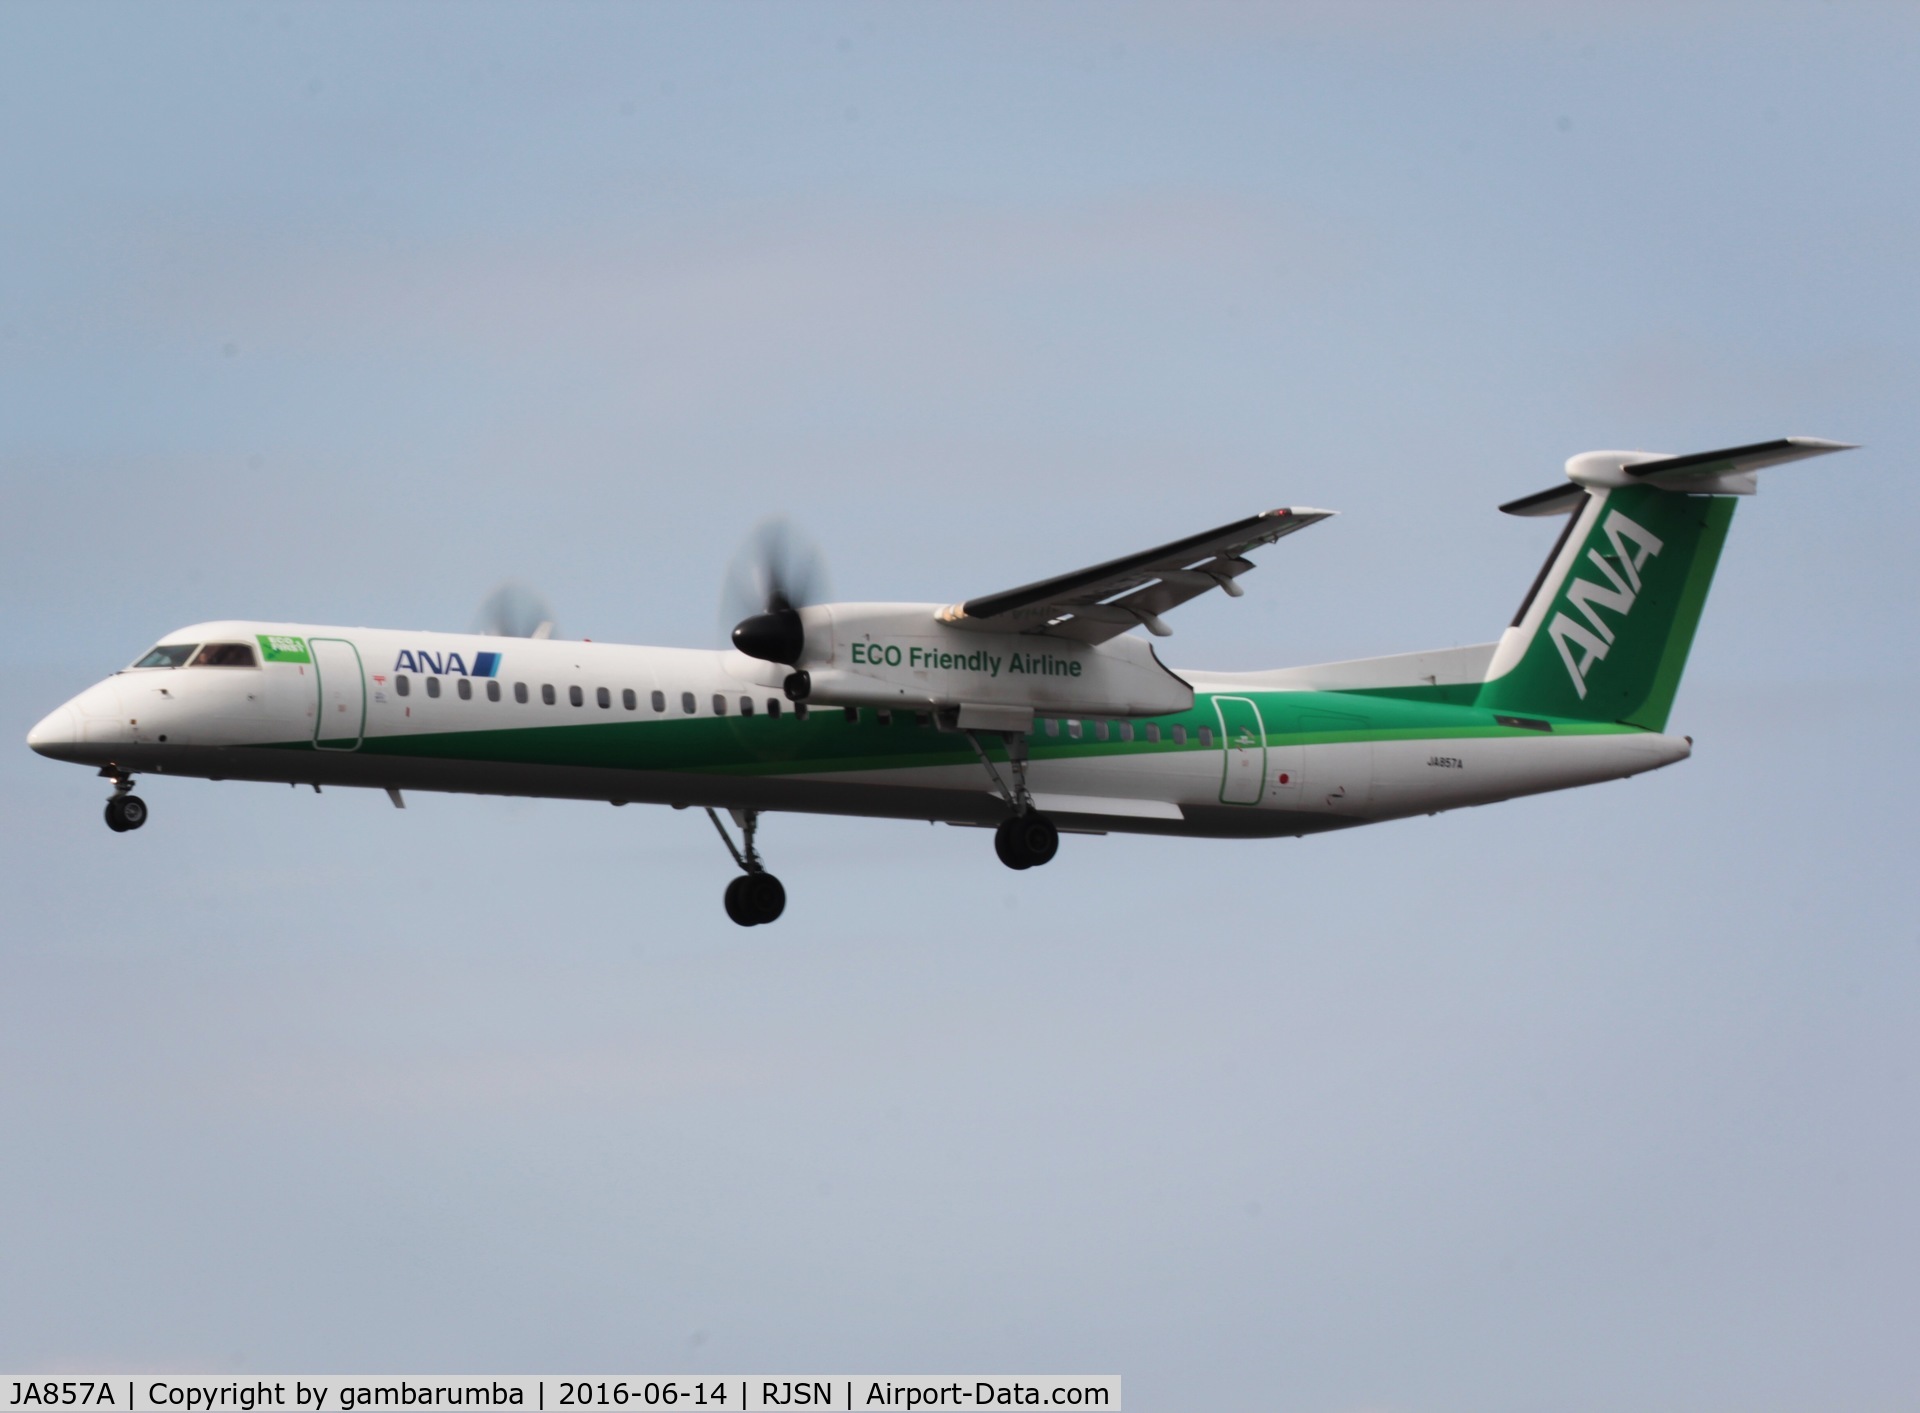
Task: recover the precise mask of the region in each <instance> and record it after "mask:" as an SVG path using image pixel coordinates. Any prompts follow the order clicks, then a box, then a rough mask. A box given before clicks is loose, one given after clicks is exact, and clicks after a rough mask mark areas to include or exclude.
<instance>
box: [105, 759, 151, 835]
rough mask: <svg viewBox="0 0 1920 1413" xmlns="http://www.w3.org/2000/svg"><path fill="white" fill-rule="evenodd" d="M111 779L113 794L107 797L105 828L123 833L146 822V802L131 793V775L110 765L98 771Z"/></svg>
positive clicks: (116, 832)
mask: <svg viewBox="0 0 1920 1413" xmlns="http://www.w3.org/2000/svg"><path fill="white" fill-rule="evenodd" d="M100 773H101V774H102V775H104V776H106V777H107V778H108V779H109V780H111V781H113V794H112V795H111V796H109V797H108V799H107V828H109V829H111V830H112V831H113V832H114V833H115V834H125V833H126V832H127V831H128V830H129V829H138V828H139V827H140V826H141V825H143V824H145V823H146V822H147V802H146V801H145V800H143V799H141V798H140V797H139V796H138V795H136V794H134V793H133V777H132V776H131V775H128V774H127V773H126V772H125V771H123V770H118V769H115V768H114V767H112V766H109V767H107V769H105V770H103V771H101V772H100Z"/></svg>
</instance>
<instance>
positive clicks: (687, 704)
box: [680, 692, 700, 716]
mask: <svg viewBox="0 0 1920 1413" xmlns="http://www.w3.org/2000/svg"><path fill="white" fill-rule="evenodd" d="M699 709H700V708H698V707H697V706H695V705H694V704H693V693H692V692H682V693H681V694H680V710H682V711H684V712H685V713H686V714H687V715H688V716H692V715H693V714H694V713H695V712H696V711H698V710H699Z"/></svg>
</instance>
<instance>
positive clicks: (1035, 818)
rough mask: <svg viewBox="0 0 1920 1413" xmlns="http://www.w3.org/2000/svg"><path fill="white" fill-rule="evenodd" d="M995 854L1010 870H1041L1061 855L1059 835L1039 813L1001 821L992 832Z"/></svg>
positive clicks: (1031, 810) (1048, 820)
mask: <svg viewBox="0 0 1920 1413" xmlns="http://www.w3.org/2000/svg"><path fill="white" fill-rule="evenodd" d="M993 851H994V853H996V854H998V855H999V856H1000V862H1001V863H1003V864H1005V865H1006V866H1007V867H1008V868H1038V867H1040V865H1041V864H1043V863H1047V862H1049V861H1050V860H1051V859H1052V858H1053V856H1054V855H1055V854H1057V853H1058V852H1059V851H1060V831H1059V830H1058V829H1056V828H1054V827H1053V821H1052V820H1050V819H1048V818H1047V817H1046V816H1045V815H1043V814H1041V813H1040V812H1039V811H1038V810H1033V809H1029V810H1028V811H1027V812H1026V813H1025V814H1016V815H1013V816H1012V817H1010V818H1008V819H1003V820H1001V821H1000V827H999V828H998V829H996V830H994V831H993Z"/></svg>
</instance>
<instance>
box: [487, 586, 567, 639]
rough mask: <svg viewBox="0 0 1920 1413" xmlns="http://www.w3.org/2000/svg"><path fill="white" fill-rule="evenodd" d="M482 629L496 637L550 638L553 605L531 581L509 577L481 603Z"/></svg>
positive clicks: (551, 633) (551, 634)
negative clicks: (524, 581) (530, 583)
mask: <svg viewBox="0 0 1920 1413" xmlns="http://www.w3.org/2000/svg"><path fill="white" fill-rule="evenodd" d="M480 631H481V632H482V633H487V634H490V635H491V636H493V637H496V638H551V637H552V636H553V605H552V604H550V603H548V602H547V600H546V598H545V596H544V595H542V594H541V593H540V591H539V590H537V589H535V588H533V587H532V586H531V585H529V584H524V583H522V582H521V581H520V580H518V579H508V580H506V581H505V582H504V583H502V584H500V585H499V586H498V587H497V588H495V589H494V591H493V592H492V593H490V594H488V595H487V597H486V601H485V602H484V603H482V604H481V605H480Z"/></svg>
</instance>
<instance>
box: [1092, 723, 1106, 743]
mask: <svg viewBox="0 0 1920 1413" xmlns="http://www.w3.org/2000/svg"><path fill="white" fill-rule="evenodd" d="M1093 737H1094V739H1095V740H1096V741H1104V740H1106V739H1107V723H1106V722H1104V721H1096V722H1094V723H1093Z"/></svg>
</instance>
